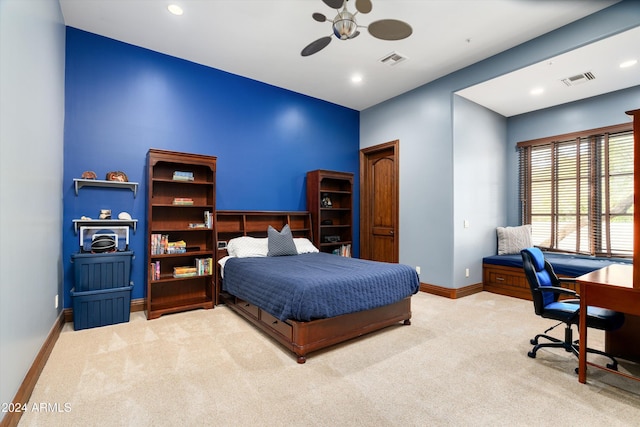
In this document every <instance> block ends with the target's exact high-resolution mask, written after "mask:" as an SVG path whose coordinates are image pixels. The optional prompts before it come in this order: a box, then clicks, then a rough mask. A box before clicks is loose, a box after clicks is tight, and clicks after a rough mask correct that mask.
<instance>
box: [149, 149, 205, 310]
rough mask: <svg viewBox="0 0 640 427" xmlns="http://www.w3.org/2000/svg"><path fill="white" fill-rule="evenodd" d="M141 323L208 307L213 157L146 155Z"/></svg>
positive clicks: (169, 153) (166, 153)
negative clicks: (144, 288) (143, 309)
mask: <svg viewBox="0 0 640 427" xmlns="http://www.w3.org/2000/svg"><path fill="white" fill-rule="evenodd" d="M147 170H148V180H147V196H148V197H147V200H148V205H147V268H148V272H147V273H148V274H147V295H146V302H145V303H146V311H147V319H154V318H157V317H160V316H161V315H163V314H167V313H174V312H178V311H184V310H191V309H195V308H213V307H214V306H215V304H216V303H217V301H216V299H217V295H216V292H215V274H214V272H215V265H214V263H215V250H216V246H215V235H216V232H215V211H216V206H215V205H216V202H215V201H216V157H212V156H204V155H198V154H189V153H178V152H173V151H165V150H157V149H150V150H149V152H148V153H147Z"/></svg>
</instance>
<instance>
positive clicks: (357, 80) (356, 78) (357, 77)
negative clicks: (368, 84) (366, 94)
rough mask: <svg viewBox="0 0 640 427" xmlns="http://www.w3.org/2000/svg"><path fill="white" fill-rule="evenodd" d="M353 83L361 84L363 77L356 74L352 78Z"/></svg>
mask: <svg viewBox="0 0 640 427" xmlns="http://www.w3.org/2000/svg"><path fill="white" fill-rule="evenodd" d="M351 81H352V82H353V83H360V82H361V81H362V76H361V75H360V74H354V75H353V76H351Z"/></svg>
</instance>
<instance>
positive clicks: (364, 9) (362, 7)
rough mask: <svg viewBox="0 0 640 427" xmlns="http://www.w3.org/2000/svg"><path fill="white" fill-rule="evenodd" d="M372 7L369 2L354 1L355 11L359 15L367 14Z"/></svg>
mask: <svg viewBox="0 0 640 427" xmlns="http://www.w3.org/2000/svg"><path fill="white" fill-rule="evenodd" d="M372 8H373V5H372V4H371V0H356V10H357V11H358V12H360V13H369V12H371V9H372Z"/></svg>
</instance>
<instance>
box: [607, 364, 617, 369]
mask: <svg viewBox="0 0 640 427" xmlns="http://www.w3.org/2000/svg"><path fill="white" fill-rule="evenodd" d="M607 368H609V369H611V370H612V371H617V370H618V364H617V363H607Z"/></svg>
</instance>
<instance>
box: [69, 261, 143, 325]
mask: <svg viewBox="0 0 640 427" xmlns="http://www.w3.org/2000/svg"><path fill="white" fill-rule="evenodd" d="M132 259H133V252H131V251H122V252H108V253H95V254H94V253H77V254H73V255H71V262H72V263H73V265H74V273H75V274H74V276H75V277H74V280H75V283H74V288H73V289H72V290H71V299H72V300H73V327H74V329H75V330H80V329H87V328H95V327H98V326H106V325H113V324H116V323H124V322H128V321H129V314H130V311H131V290H132V289H133V285H132V284H131V260H132Z"/></svg>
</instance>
